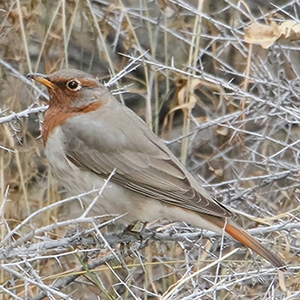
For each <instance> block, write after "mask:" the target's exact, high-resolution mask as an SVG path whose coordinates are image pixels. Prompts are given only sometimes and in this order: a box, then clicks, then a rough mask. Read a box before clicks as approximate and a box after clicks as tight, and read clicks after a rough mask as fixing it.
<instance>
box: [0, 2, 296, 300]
mask: <svg viewBox="0 0 300 300" xmlns="http://www.w3.org/2000/svg"><path fill="white" fill-rule="evenodd" d="M282 2H283V1H273V3H274V4H275V5H274V6H273V5H272V4H268V5H267V4H262V2H260V1H257V2H256V1H247V2H243V1H225V0H218V1H203V2H202V1H198V2H197V1H173V0H166V1H165V0H157V1H138V0H131V1H130V0H128V1H125V0H119V1H100V0H98V1H96V0H95V1H79V0H77V1H75V0H74V1H73V0H70V1H39V0H16V1H12V0H11V1H4V3H3V2H1V3H0V15H1V21H0V45H1V47H0V65H1V68H0V78H1V79H0V80H1V89H0V104H1V106H0V113H1V114H0V126H1V135H0V153H1V155H0V199H1V203H0V218H1V223H0V225H1V227H0V234H1V241H2V242H1V249H0V260H1V265H0V268H1V272H0V291H1V292H0V297H2V299H41V298H43V297H47V298H49V299H158V298H160V299H164V300H167V299H168V300H169V299H226V300H227V299H298V298H299V297H300V289H299V281H300V277H299V271H300V268H299V264H300V262H299V255H298V256H297V253H298V252H299V246H300V244H299V239H300V235H299V228H300V223H299V200H298V199H299V149H300V148H299V139H300V134H299V119H300V116H299V79H298V77H299V73H300V69H299V63H298V61H299V50H300V46H299V41H298V40H295V41H291V40H283V41H277V42H275V43H274V44H273V45H272V46H271V47H270V48H268V49H263V48H262V47H261V46H260V45H252V44H247V43H245V42H244V41H243V36H244V30H245V28H246V27H247V26H249V25H250V24H251V23H252V22H254V21H255V22H259V23H261V24H268V22H270V20H273V21H274V22H277V23H278V24H279V23H280V22H282V21H286V20H298V19H299V15H298V14H299V4H298V2H297V1H296V0H295V1H290V2H289V3H288V4H283V3H282ZM247 3H248V5H249V6H247ZM259 3H260V5H261V6H259ZM132 60H134V62H133V65H132V66H131V67H130V69H132V70H131V72H129V71H128V70H126V69H125V68H126V66H128V64H130V62H132ZM65 67H69V68H71V67H74V68H78V69H82V70H85V71H87V72H90V73H93V74H94V75H97V76H99V78H100V79H101V80H104V81H106V82H108V81H109V79H110V78H111V76H115V75H116V74H118V73H120V72H122V70H123V73H125V74H124V76H123V75H122V76H121V78H120V79H119V80H117V83H115V84H114V86H113V87H112V89H120V88H122V87H124V89H125V90H126V91H127V93H125V94H124V93H123V94H121V95H120V96H119V97H120V99H121V100H122V101H124V102H125V103H126V105H128V106H130V107H131V108H132V109H134V110H135V111H136V112H137V113H138V114H139V115H140V116H142V117H143V118H144V119H145V120H146V122H147V123H148V124H149V126H150V127H152V129H153V130H154V131H155V132H156V133H158V134H159V135H160V136H162V137H163V138H164V139H166V141H167V144H168V145H169V146H170V148H171V149H172V151H173V152H174V153H175V154H176V155H177V156H178V157H180V158H181V160H182V162H183V163H185V164H186V166H187V167H188V168H189V170H190V171H191V172H192V173H193V174H194V175H195V176H196V177H197V178H198V180H199V181H200V182H201V183H202V184H203V185H204V186H205V187H206V188H208V189H209V190H210V192H211V193H212V194H213V195H214V196H215V197H216V198H218V199H219V200H220V201H222V202H223V203H224V204H226V205H228V206H230V207H231V208H232V209H233V210H236V211H237V212H240V215H242V217H241V216H239V217H237V218H238V219H239V222H240V223H241V224H242V225H243V226H244V227H245V228H253V227H257V226H258V225H262V227H259V229H257V230H256V231H255V230H254V233H255V234H256V235H257V237H258V238H260V239H261V240H262V241H263V243H264V244H266V245H268V246H269V248H271V249H272V250H273V251H275V252H277V253H279V255H280V256H282V257H283V259H284V261H285V262H286V263H287V264H288V266H289V269H288V271H287V272H285V273H284V274H282V273H281V272H277V271H276V270H275V269H274V268H272V266H270V265H269V264H268V263H267V262H265V261H263V260H262V259H261V258H259V257H257V256H256V255H251V254H250V253H249V251H247V250H245V249H244V248H241V249H238V250H235V248H236V247H239V245H237V244H236V243H235V242H233V241H232V240H229V239H225V240H223V239H222V238H221V237H216V236H215V235H212V234H210V233H203V234H201V232H200V234H199V232H198V233H197V232H196V231H195V230H193V229H190V228H187V227H182V226H181V227H180V226H178V225H177V224H174V225H173V226H172V227H170V226H166V227H165V226H164V225H161V226H156V225H152V226H154V227H151V228H152V230H153V231H154V232H155V236H154V237H153V236H149V231H147V230H146V231H144V232H143V234H144V235H143V238H142V240H140V237H136V236H131V235H128V234H123V235H122V236H118V235H116V234H112V233H111V232H109V231H108V232H105V228H102V227H103V225H101V222H99V220H98V219H91V218H85V219H78V218H75V217H74V218H67V217H70V215H69V214H68V203H71V206H73V205H76V204H77V201H76V200H74V199H68V198H67V195H66V194H65V193H64V191H63V190H62V188H61V187H60V186H59V185H58V184H57V183H56V182H55V179H53V178H52V175H51V172H50V171H49V168H48V163H47V160H46V159H45V157H44V154H43V146H42V142H41V140H40V139H39V136H40V128H41V121H42V118H43V114H42V113H43V111H45V105H43V104H42V102H41V101H40V98H44V97H45V95H43V94H42V92H41V91H40V90H39V88H40V87H34V86H33V83H32V82H29V81H28V80H26V78H25V77H24V75H25V74H27V73H28V72H31V71H39V72H43V73H50V72H52V71H55V70H58V69H60V68H65ZM124 70H125V71H124ZM136 93H137V94H139V95H138V96H137V95H135V94H136ZM41 96H42V97H41ZM60 199H65V200H60ZM68 219H69V220H68ZM79 224H81V225H80V227H78V226H79ZM76 226H77V227H76ZM97 226H100V227H101V230H100V229H99V228H98V227H97ZM107 226H108V227H110V226H111V225H107ZM74 227H75V228H77V229H76V230H74ZM105 227H106V226H105ZM72 228H73V229H72ZM66 232H68V234H67V236H66V235H65V233H66ZM195 232H196V233H195ZM103 235H104V236H105V239H106V242H104V240H103ZM148 238H149V239H150V241H149V244H148V246H146V243H145V241H146V240H147V239H148ZM121 242H123V243H121ZM124 242H126V245H124ZM221 243H223V248H222V247H220V244H221ZM97 297H98V298H97Z"/></svg>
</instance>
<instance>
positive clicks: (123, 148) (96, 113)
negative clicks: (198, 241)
mask: <svg viewBox="0 0 300 300" xmlns="http://www.w3.org/2000/svg"><path fill="white" fill-rule="evenodd" d="M27 77H28V78H30V79H33V80H35V81H37V82H39V83H41V84H42V85H44V86H46V87H47V90H48V94H49V97H50V101H49V108H48V109H47V111H46V112H45V115H44V121H43V125H42V140H43V143H44V146H45V154H46V157H47V159H48V161H49V163H50V166H51V168H52V170H53V173H54V175H55V176H56V178H57V179H58V181H59V182H60V183H61V184H62V186H63V187H64V188H65V189H67V190H69V191H71V192H72V193H73V194H74V195H78V194H82V193H84V192H88V191H91V190H93V189H95V188H99V189H100V188H102V187H103V185H104V184H106V185H105V188H104V190H103V192H102V194H101V197H99V199H98V200H97V201H96V203H95V205H94V206H93V208H92V211H93V213H94V214H98V215H105V214H120V215H123V217H122V218H121V221H122V222H124V224H130V223H131V222H134V221H138V220H140V221H144V222H151V221H155V220H167V221H181V222H186V223H188V224H190V225H192V226H194V227H197V228H202V229H207V230H210V231H214V232H216V233H217V234H220V235H222V234H223V233H224V232H225V234H226V235H228V236H231V237H232V238H233V239H235V240H237V241H238V242H240V243H241V244H243V245H244V246H246V247H248V248H250V249H252V250H253V251H254V252H256V253H257V254H258V255H260V256H262V257H263V258H265V259H266V260H267V261H268V262H270V263H271V264H273V265H274V266H275V267H277V268H280V269H281V270H284V269H285V268H286V265H285V263H284V262H283V261H282V260H281V259H280V258H279V257H278V256H277V255H275V254H274V253H273V252H271V251H270V250H269V249H267V248H266V247H265V246H263V245H262V244H261V243H260V242H259V241H258V240H257V239H255V238H254V237H253V236H252V235H250V234H249V233H248V232H247V231H246V230H245V229H243V228H242V227H240V226H239V225H238V224H237V223H235V222H234V221H233V220H232V217H233V215H234V214H233V213H232V212H231V211H230V210H229V209H228V208H227V207H225V206H224V205H223V204H221V203H220V202H219V201H217V200H216V199H214V198H213V197H212V196H211V195H210V193H209V192H208V191H207V190H205V189H204V188H203V187H202V186H201V185H200V183H199V182H198V181H197V180H196V179H195V178H194V177H193V176H192V175H191V173H190V172H189V171H188V170H187V169H186V167H185V166H184V165H183V164H181V162H180V161H179V160H178V159H177V158H176V157H175V155H174V154H173V153H172V152H171V150H169V148H168V147H167V146H166V144H165V143H164V142H163V141H162V140H161V139H160V138H159V137H158V136H157V135H156V134H155V133H154V132H153V131H152V130H151V129H150V127H149V126H148V125H147V124H146V123H145V122H144V121H143V120H142V119H141V118H140V117H139V116H138V115H137V114H135V113H134V112H133V111H132V110H130V109H129V108H128V107H126V106H125V105H123V104H122V103H121V102H119V101H118V100H117V99H116V97H115V96H114V95H113V94H112V93H111V92H110V91H109V90H108V88H107V87H106V86H105V85H103V84H102V83H101V82H100V81H99V80H98V79H97V78H96V77H94V76H92V75H90V74H88V73H86V72H84V71H81V70H76V69H63V70H59V71H56V72H54V73H52V74H49V75H44V74H39V73H30V74H28V75H27ZM111 174H112V176H111V177H110V180H109V182H107V181H106V180H107V178H108V177H109V176H110V175H111ZM93 198H94V196H93ZM91 202H92V198H91V197H89V196H86V197H84V198H83V203H84V205H85V206H88V205H89V204H90V203H91Z"/></svg>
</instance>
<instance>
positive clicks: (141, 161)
mask: <svg viewBox="0 0 300 300" xmlns="http://www.w3.org/2000/svg"><path fill="white" fill-rule="evenodd" d="M62 130H63V133H64V136H65V144H64V149H65V153H66V157H67V158H68V159H69V160H70V161H71V162H72V163H74V164H75V165H76V166H78V167H80V168H82V169H85V170H89V171H93V172H95V173H96V174H98V175H99V176H101V177H104V178H106V177H107V176H108V175H109V174H110V173H111V172H112V171H113V170H114V169H115V168H116V173H115V174H114V175H113V177H112V179H111V180H112V181H114V182H116V183H118V184H120V185H121V186H123V187H125V188H127V189H130V190H132V191H134V192H136V193H139V194H141V195H144V196H147V197H151V198H153V199H156V200H160V201H162V202H165V203H168V204H172V205H176V206H180V207H183V208H187V209H190V210H193V211H196V212H200V213H206V214H209V215H214V216H221V217H229V216H230V215H231V213H230V211H228V210H227V209H226V208H225V207H224V206H222V205H221V204H220V203H218V202H217V201H215V200H213V199H212V198H211V197H210V195H209V194H208V193H207V192H206V191H205V190H204V189H203V188H202V187H201V186H200V185H199V184H198V183H197V182H196V180H195V179H194V178H193V177H192V175H191V174H189V173H188V171H186V170H185V168H184V167H183V166H182V165H181V163H180V162H179V161H178V160H177V159H176V158H175V156H174V155H173V154H172V153H171V151H170V150H169V149H168V148H167V147H166V146H165V144H164V143H163V142H162V141H161V140H160V139H159V138H158V137H157V136H156V135H155V134H154V133H153V132H152V131H151V130H150V129H149V127H148V126H147V125H146V124H145V123H144V122H143V121H142V120H141V119H140V118H139V117H138V116H137V115H135V114H134V113H133V112H132V111H131V110H129V109H128V108H126V107H124V106H122V105H121V104H119V103H118V102H117V101H116V100H113V103H108V104H106V105H104V106H103V107H102V108H100V109H99V110H97V111H93V112H89V113H86V114H82V115H78V116H76V117H74V118H70V119H68V120H67V121H66V122H65V124H64V125H63V126H62Z"/></svg>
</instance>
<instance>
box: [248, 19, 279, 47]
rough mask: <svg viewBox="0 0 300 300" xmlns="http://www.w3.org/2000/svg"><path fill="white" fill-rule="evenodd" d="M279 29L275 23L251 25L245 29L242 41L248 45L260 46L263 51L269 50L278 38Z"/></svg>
mask: <svg viewBox="0 0 300 300" xmlns="http://www.w3.org/2000/svg"><path fill="white" fill-rule="evenodd" d="M280 35H281V33H280V29H279V27H278V26H277V25H276V24H275V23H273V22H272V23H271V25H263V24H258V23H253V24H251V25H250V26H249V27H247V28H245V36H244V41H245V42H246V43H250V44H260V45H261V46H262V47H263V48H264V49H267V48H269V47H270V46H272V45H273V44H274V42H275V41H276V40H277V39H278V38H279V37H280Z"/></svg>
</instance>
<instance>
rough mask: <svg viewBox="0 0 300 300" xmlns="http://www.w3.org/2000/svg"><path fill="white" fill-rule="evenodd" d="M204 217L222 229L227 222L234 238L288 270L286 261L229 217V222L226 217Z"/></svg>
mask: <svg viewBox="0 0 300 300" xmlns="http://www.w3.org/2000/svg"><path fill="white" fill-rule="evenodd" d="M203 218H205V219H206V221H209V222H210V223H211V224H213V225H215V226H217V227H219V228H220V229H222V228H224V226H225V223H226V228H225V231H226V233H227V234H229V235H230V236H232V237H233V238H234V239H236V240H237V241H239V242H240V243H241V244H243V245H244V246H246V247H248V248H250V249H252V250H253V251H254V252H256V253H257V254H258V255H260V256H262V257H263V258H265V259H266V260H267V261H268V262H270V263H271V264H272V265H274V266H275V267H277V268H280V269H281V270H282V271H285V270H286V265H285V263H284V262H283V261H282V260H281V259H280V258H279V257H278V256H277V255H275V254H274V253H273V252H271V251H270V250H269V249H267V248H266V247H264V246H263V245H262V244H261V243H260V242H259V241H257V240H256V239H255V238H254V237H253V236H252V235H250V234H249V233H248V232H247V231H246V230H244V229H242V228H241V227H239V226H238V225H237V224H235V223H234V222H233V221H231V220H229V219H228V220H227V222H225V219H224V218H220V217H215V216H210V215H203ZM208 228H209V227H208Z"/></svg>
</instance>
